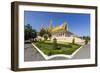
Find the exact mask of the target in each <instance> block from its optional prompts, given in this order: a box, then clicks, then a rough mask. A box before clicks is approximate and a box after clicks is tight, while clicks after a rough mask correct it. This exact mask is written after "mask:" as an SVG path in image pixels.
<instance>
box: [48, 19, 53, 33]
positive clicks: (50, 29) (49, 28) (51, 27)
mask: <svg viewBox="0 0 100 73" xmlns="http://www.w3.org/2000/svg"><path fill="white" fill-rule="evenodd" d="M52 29H53V26H52V20H50V24H49V27H48V31H49V32H51V31H52Z"/></svg>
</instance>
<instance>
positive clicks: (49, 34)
mask: <svg viewBox="0 0 100 73" xmlns="http://www.w3.org/2000/svg"><path fill="white" fill-rule="evenodd" d="M47 34H48V38H49V39H50V40H51V37H52V35H51V33H50V32H49V31H47Z"/></svg>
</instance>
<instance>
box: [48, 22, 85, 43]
mask: <svg viewBox="0 0 100 73" xmlns="http://www.w3.org/2000/svg"><path fill="white" fill-rule="evenodd" d="M48 31H49V32H50V33H51V40H53V39H54V38H56V39H57V41H62V42H70V43H71V42H72V40H73V39H75V42H76V43H83V42H84V40H83V39H82V38H79V37H78V36H77V35H75V34H74V33H72V32H70V31H69V30H68V24H67V23H66V22H64V23H62V24H60V25H58V26H55V27H54V26H52V24H50V25H49V27H48Z"/></svg>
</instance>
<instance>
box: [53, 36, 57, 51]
mask: <svg viewBox="0 0 100 73" xmlns="http://www.w3.org/2000/svg"><path fill="white" fill-rule="evenodd" d="M57 46H58V45H57V39H56V38H54V39H53V49H57Z"/></svg>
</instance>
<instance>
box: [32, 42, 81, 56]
mask: <svg viewBox="0 0 100 73" xmlns="http://www.w3.org/2000/svg"><path fill="white" fill-rule="evenodd" d="M33 44H34V45H36V46H37V47H38V48H39V49H40V50H41V51H42V52H43V53H44V54H46V55H48V56H50V55H56V54H65V55H71V54H72V53H73V52H74V51H76V50H77V49H78V48H79V47H80V46H81V45H78V44H72V43H67V42H64V43H57V45H58V46H60V49H55V48H54V47H53V43H52V42H51V41H40V42H34V43H33Z"/></svg>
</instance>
